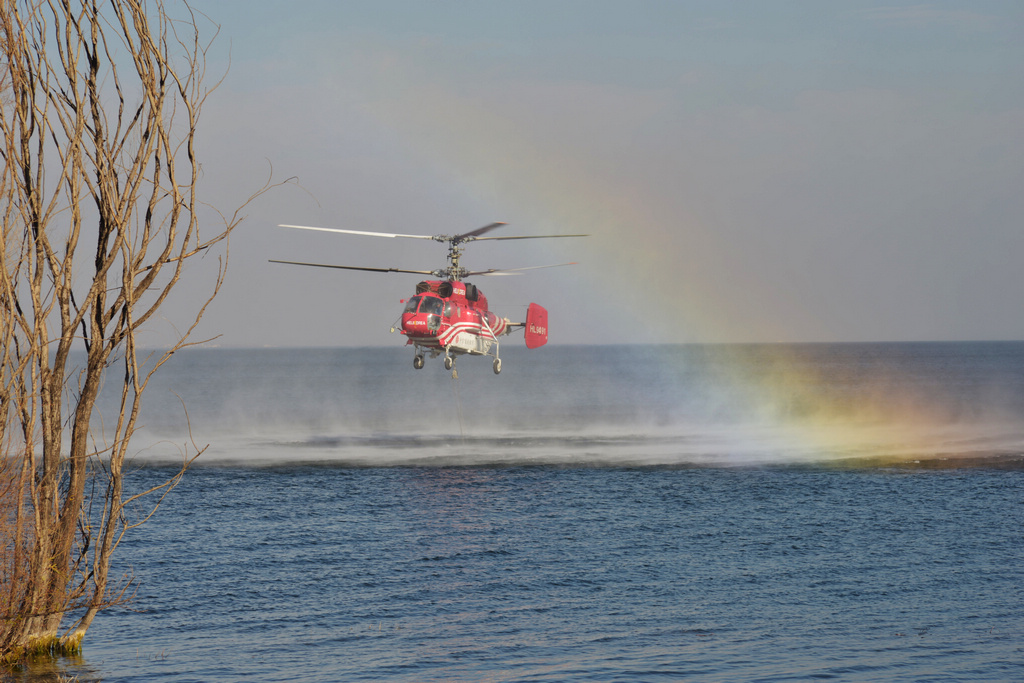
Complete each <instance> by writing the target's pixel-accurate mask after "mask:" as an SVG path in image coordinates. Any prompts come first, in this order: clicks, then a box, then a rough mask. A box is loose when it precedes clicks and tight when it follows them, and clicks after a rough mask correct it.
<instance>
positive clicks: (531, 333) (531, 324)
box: [525, 304, 548, 349]
mask: <svg viewBox="0 0 1024 683" xmlns="http://www.w3.org/2000/svg"><path fill="white" fill-rule="evenodd" d="M525 335H526V348H528V349H535V348H537V347H539V346H544V345H545V344H547V343H548V311H547V309H546V308H544V307H543V306H539V305H537V304H530V307H529V308H528V309H527V310H526V329H525Z"/></svg>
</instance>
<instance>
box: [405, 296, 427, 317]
mask: <svg viewBox="0 0 1024 683" xmlns="http://www.w3.org/2000/svg"><path fill="white" fill-rule="evenodd" d="M422 298H423V297H421V296H414V297H413V298H411V299H409V303H407V304H406V305H405V312H406V313H415V312H416V308H417V307H418V306H419V305H420V299H422Z"/></svg>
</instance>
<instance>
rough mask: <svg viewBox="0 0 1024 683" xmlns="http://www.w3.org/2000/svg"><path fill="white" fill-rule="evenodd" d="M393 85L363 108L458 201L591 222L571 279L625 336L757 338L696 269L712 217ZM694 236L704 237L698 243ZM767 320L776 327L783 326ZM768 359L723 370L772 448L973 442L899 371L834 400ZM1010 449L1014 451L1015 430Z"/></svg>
mask: <svg viewBox="0 0 1024 683" xmlns="http://www.w3.org/2000/svg"><path fill="white" fill-rule="evenodd" d="M404 86H406V87H405V89H404V90H403V91H402V94H401V96H398V97H395V98H392V99H389V100H387V101H386V102H385V103H384V104H378V105H376V106H375V107H373V113H374V116H375V117H376V118H377V120H378V121H379V122H380V123H381V124H382V125H385V126H387V127H389V128H390V129H391V130H392V131H393V132H396V133H397V134H398V135H399V136H401V138H402V139H403V141H404V143H405V144H407V145H408V149H409V152H408V153H409V154H414V155H416V156H417V158H418V160H419V161H421V162H422V163H427V164H431V165H432V166H433V167H434V168H435V169H436V171H437V175H438V176H439V177H442V178H445V179H446V181H447V180H449V179H450V180H451V181H452V182H454V184H455V185H456V187H458V188H461V190H462V193H463V195H464V196H465V197H466V201H467V203H474V202H475V203H479V204H482V205H483V207H482V208H486V211H484V212H483V213H484V214H485V215H486V216H487V217H488V218H490V217H492V216H500V217H502V218H506V217H508V218H509V219H510V220H512V222H515V223H518V224H526V225H530V226H531V227H532V228H534V229H536V231H537V232H538V233H543V232H551V233H557V232H562V231H564V230H565V229H566V227H567V226H571V227H572V229H573V230H574V231H575V230H581V231H586V232H589V233H591V235H592V238H591V239H589V240H583V241H580V242H576V243H574V244H572V245H571V249H572V258H573V259H574V260H578V261H580V262H581V264H582V265H581V266H580V268H579V270H578V271H577V272H576V273H574V275H580V276H581V277H582V279H583V281H582V282H581V283H579V284H576V285H570V287H573V286H575V287H579V288H580V297H579V298H582V292H583V290H586V292H587V293H588V295H589V296H590V297H592V298H594V299H599V300H600V301H602V302H603V303H602V306H605V307H607V305H608V304H607V302H609V301H611V302H614V310H616V312H617V313H616V315H621V320H620V321H619V322H618V325H617V326H618V327H619V328H622V329H628V330H632V331H634V332H633V333H632V335H631V338H630V339H629V340H628V341H631V342H640V343H688V342H733V341H754V340H752V339H750V338H749V335H750V334H751V332H750V330H748V329H744V327H743V322H742V321H734V322H729V321H726V320H723V319H722V318H721V314H720V313H719V307H718V306H717V305H716V297H720V296H722V295H721V294H719V293H716V291H715V290H714V288H713V286H712V285H710V284H708V283H707V282H706V281H705V280H704V279H703V278H702V273H704V272H705V269H706V267H707V266H706V265H704V264H706V263H707V261H708V260H709V258H708V257H709V255H710V256H711V257H712V258H711V259H710V260H712V261H716V262H728V257H727V255H728V252H729V245H728V244H727V242H726V240H725V238H723V237H721V236H719V235H718V234H717V233H716V231H715V229H714V227H713V226H710V225H707V224H706V223H704V222H702V221H701V220H699V219H698V218H697V217H695V216H686V215H683V216H679V215H667V211H666V210H664V209H661V208H660V207H659V205H658V202H657V201H656V200H655V198H654V197H652V196H650V195H649V193H648V192H646V191H645V188H643V187H641V186H637V185H631V184H628V183H627V184H623V183H622V182H621V180H619V177H618V175H617V174H613V173H609V172H605V171H604V170H603V169H602V166H601V164H600V162H599V160H597V159H594V158H588V156H587V154H586V151H585V150H584V151H581V150H580V149H574V148H571V147H570V146H569V145H568V144H563V143H561V142H560V141H559V140H551V139H542V138H538V137H535V136H533V135H531V134H530V133H529V132H528V131H527V130H525V129H524V128H523V127H522V126H520V125H517V123H516V122H515V121H513V120H512V119H511V118H509V117H505V116H503V115H502V114H501V109H500V107H493V106H489V107H486V108H484V107H482V106H480V104H479V103H478V102H477V101H475V100H473V99H471V98H468V97H461V96H459V95H458V94H457V90H456V89H455V88H446V87H438V86H432V85H430V84H429V83H427V84H424V83H417V82H415V81H414V79H412V78H410V79H408V82H406V83H404ZM449 194H450V192H449ZM510 214H511V216H510ZM692 245H701V246H700V252H699V253H697V252H696V250H695V249H694V248H693V246H692ZM546 246H547V245H546ZM551 248H553V249H558V248H562V247H561V245H556V246H552V247H551ZM739 289H740V290H741V291H742V290H743V287H739ZM747 289H748V291H751V292H754V291H755V290H756V287H749V288H747ZM561 317H563V319H565V316H561ZM759 322H761V323H764V322H765V321H764V320H761V321H759ZM769 327H770V321H769ZM760 329H762V330H763V329H765V325H763V324H762V325H760ZM773 332H774V334H775V335H776V338H779V339H786V338H787V330H785V329H774V330H773ZM780 348H782V347H781V346H780ZM773 363H774V371H773V372H772V373H770V374H769V375H758V374H756V373H750V372H748V370H749V368H746V367H744V362H743V361H742V360H741V359H738V360H737V362H736V365H735V367H734V368H733V372H732V373H731V377H730V378H729V381H730V384H731V389H732V390H735V391H739V392H742V393H744V394H746V395H747V396H748V397H750V398H751V400H753V401H754V402H759V403H761V404H763V405H764V406H765V407H766V408H765V412H766V414H767V415H768V417H767V420H768V422H767V424H766V425H762V427H761V429H762V431H760V432H759V435H760V437H761V438H764V439H768V440H770V441H772V442H773V444H774V446H773V449H774V450H775V451H776V452H778V453H788V454H791V455H790V456H784V457H790V458H791V459H793V460H799V459H801V458H807V459H814V458H818V459H820V458H821V457H823V455H827V456H828V457H832V458H835V459H836V460H841V461H843V462H851V461H852V460H859V461H861V462H864V463H871V464H872V465H876V464H879V463H889V462H895V463H902V462H912V461H915V460H917V461H919V460H923V459H942V458H957V457H960V456H962V455H964V454H968V453H970V451H971V446H970V445H969V443H968V442H969V441H970V440H971V439H972V438H973V434H974V432H973V431H972V430H968V431H969V432H971V433H970V434H968V433H967V432H965V431H964V429H963V426H962V425H960V426H956V427H955V428H953V427H951V426H950V425H949V424H947V422H946V417H945V416H944V415H943V414H942V410H940V409H938V408H937V407H936V406H935V405H934V404H933V402H932V401H930V400H929V397H927V396H921V395H913V394H912V393H909V394H908V395H905V396H899V392H905V391H907V390H906V388H905V387H906V386H907V385H908V384H909V383H907V382H903V381H902V380H901V378H900V377H899V376H896V375H895V374H894V375H893V376H889V377H881V378H876V379H877V380H878V383H879V386H884V387H886V393H885V397H884V400H873V399H871V398H870V397H866V398H864V399H862V400H860V401H859V402H858V403H857V404H856V405H848V404H843V405H840V404H839V403H836V402H834V401H833V400H832V399H830V398H829V397H828V396H827V395H825V394H823V393H822V392H821V391H820V388H821V387H822V386H825V385H826V383H827V381H828V378H825V377H822V376H820V375H818V374H816V371H815V370H813V369H811V368H809V367H808V366H807V365H806V364H800V363H797V362H796V361H795V359H792V358H789V357H787V355H786V354H785V353H779V354H778V355H777V356H776V357H775V358H774V359H773ZM783 403H785V404H787V405H793V404H797V405H803V406H812V407H813V409H811V410H808V411H806V414H800V415H793V414H792V413H786V412H785V411H779V410H775V409H774V408H773V407H775V406H778V405H780V404H783ZM894 407H895V408H894ZM977 429H978V430H981V431H984V429H985V426H984V425H977ZM1009 448H1010V449H1011V450H1012V449H1013V448H1019V449H1021V451H1024V440H1022V439H1021V438H1020V435H1019V434H1018V435H1017V436H1015V437H1013V439H1011V440H1010V442H1009Z"/></svg>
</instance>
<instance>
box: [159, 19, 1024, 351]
mask: <svg viewBox="0 0 1024 683" xmlns="http://www.w3.org/2000/svg"><path fill="white" fill-rule="evenodd" d="M195 4H196V6H197V8H198V9H200V10H201V11H203V12H205V13H206V14H207V15H208V16H209V17H210V19H211V20H212V21H214V22H216V23H217V24H219V25H220V26H221V34H220V37H219V39H218V42H217V44H216V46H215V48H214V50H213V51H212V52H211V56H212V58H213V59H212V62H211V68H210V72H211V73H219V72H223V70H224V69H226V68H227V59H228V54H229V52H230V60H231V64H230V70H229V71H228V74H227V76H226V79H225V81H224V83H223V85H222V86H221V88H220V89H219V90H218V91H217V92H216V93H215V94H214V95H213V96H212V98H211V100H210V101H209V103H208V106H207V109H206V110H205V118H204V120H203V122H202V125H203V126H204V128H203V139H202V145H201V147H200V149H199V153H200V155H201V158H202V160H203V165H204V179H205V183H206V188H205V189H206V195H205V196H206V199H207V200H208V201H209V202H211V203H212V204H214V205H216V206H217V207H218V208H219V209H221V210H222V211H223V210H230V209H232V208H233V207H234V205H236V204H238V203H239V202H240V201H242V200H244V198H245V196H246V195H247V194H248V193H249V192H250V191H252V190H253V189H255V188H257V187H258V186H259V185H260V184H262V182H263V181H264V180H265V179H266V176H267V174H268V172H269V168H270V165H271V164H272V165H273V170H274V175H275V177H276V178H278V179H284V178H286V177H289V176H297V177H298V179H299V181H300V183H301V188H299V187H284V188H280V189H277V190H275V191H273V192H272V193H271V194H269V195H267V196H265V197H263V198H261V199H260V200H258V201H257V203H255V204H254V205H253V206H252V207H251V208H250V210H249V211H248V215H249V218H248V220H247V221H246V223H245V224H244V225H243V227H242V228H240V229H239V231H238V232H237V233H236V235H235V237H234V238H233V240H232V243H231V266H230V275H229V280H228V283H227V285H226V286H225V288H224V290H223V293H222V294H221V296H220V298H219V299H218V301H217V302H216V303H215V305H214V306H213V307H212V308H211V309H210V312H209V313H208V315H207V320H206V323H205V325H204V332H205V333H206V334H213V333H218V332H219V333H223V337H222V339H221V340H220V343H221V344H223V345H232V346H235V345H245V346H263V345H272V346H280V345H317V346H353V345H401V344H402V342H403V339H402V338H401V337H399V336H398V335H389V334H388V328H389V327H390V326H391V324H392V323H393V322H394V320H395V319H396V318H397V317H398V315H399V313H400V310H401V305H400V303H399V300H400V299H402V298H405V297H408V296H409V294H410V292H411V291H412V289H413V287H414V286H415V284H416V281H417V280H418V278H417V277H416V276H414V275H396V274H371V273H354V272H341V271H332V270H321V269H310V268H299V267H291V266H282V265H275V264H270V263H267V259H270V258H280V259H289V260H302V261H320V262H329V263H339V264H345V265H365V266H372V267H388V266H392V267H400V268H428V269H429V268H436V267H441V266H443V265H444V253H445V252H444V248H443V246H442V245H440V244H436V243H432V242H426V241H419V240H404V241H399V240H385V239H375V238H369V237H349V236H341V235H331V234H324V233H307V232H304V231H296V230H286V229H283V228H278V227H276V226H277V224H278V223H297V224H305V225H321V226H328V227H339V228H347V229H355V230H373V231H384V232H404V233H422V234H437V233H445V234H456V233H460V232H466V231H469V230H472V229H474V228H476V227H478V226H481V225H485V224H487V223H491V222H493V221H506V222H508V223H509V224H510V225H509V226H508V227H507V228H505V229H504V232H505V234H509V235H514V234H548V233H561V232H571V233H577V232H585V233H589V234H590V235H591V236H590V237H589V238H586V239H580V240H557V241H556V240H537V241H532V242H521V243H520V242H491V243H479V244H471V245H469V247H468V249H467V252H466V256H465V257H464V265H466V266H469V267H471V268H504V267H518V266H531V265H541V264H548V263H560V262H564V261H578V262H579V265H576V266H571V267H567V268H561V269H551V270H544V271H538V272H537V273H534V274H530V275H524V276H519V277H503V278H477V280H476V284H477V285H478V286H479V287H480V288H481V289H482V290H483V291H484V292H485V293H486V294H487V296H488V298H489V300H490V303H491V307H492V308H493V309H494V310H496V311H497V312H498V313H499V314H501V315H507V316H509V317H511V318H513V319H521V318H522V316H523V315H524V312H525V307H526V305H527V304H528V303H529V302H531V301H536V302H538V303H541V304H542V305H544V306H546V307H547V308H548V309H549V311H550V316H551V318H550V327H551V341H552V342H553V343H592V342H593V343H605V342H629V341H643V342H650V341H655V342H659V341H663V342H674V341H687V342H690V341H692V342H701V341H713V342H718V341H725V342H731V341H736V342H746V341H867V340H947V339H1024V305H1022V301H1024V274H1022V270H1024V220H1022V219H1024V192H1022V188H1024V26H1022V21H1024V4H1021V3H1020V2H1016V1H1010V2H932V3H926V2H912V3H893V2H888V3H887V2H879V3H871V2H843V3H827V2H820V1H818V0H813V1H808V2H785V3H782V2H771V3H768V2H763V3H752V2H735V3H732V2H722V1H720V0H715V1H713V2H682V1H679V2H621V1H620V2H604V1H600V0H586V1H580V2H550V1H545V2H521V1H517V2H501V3H498V2H379V1H373V2H340V3H339V2H334V1H329V2H327V1H324V2H311V1H305V2H292V1H289V2H284V1H272V0H255V1H254V0H235V1H214V0H209V1H207V2H203V1H201V0H200V1H198V2H196V3H195ZM169 313H170V315H171V317H172V318H174V315H175V311H174V309H170V311H169ZM516 343H519V342H516Z"/></svg>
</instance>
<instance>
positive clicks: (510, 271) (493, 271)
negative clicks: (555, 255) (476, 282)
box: [466, 261, 576, 277]
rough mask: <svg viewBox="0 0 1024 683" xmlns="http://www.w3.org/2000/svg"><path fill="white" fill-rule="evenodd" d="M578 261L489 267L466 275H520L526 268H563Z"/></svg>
mask: <svg viewBox="0 0 1024 683" xmlns="http://www.w3.org/2000/svg"><path fill="white" fill-rule="evenodd" d="M575 265H576V261H573V262H571V263H552V264H551V265H548V266H527V267H525V268H488V269H487V270H473V271H470V272H468V273H466V276H467V277H469V276H476V275H519V274H520V273H521V272H523V271H525V270H539V269H540V268H561V267H562V266H575Z"/></svg>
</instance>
